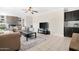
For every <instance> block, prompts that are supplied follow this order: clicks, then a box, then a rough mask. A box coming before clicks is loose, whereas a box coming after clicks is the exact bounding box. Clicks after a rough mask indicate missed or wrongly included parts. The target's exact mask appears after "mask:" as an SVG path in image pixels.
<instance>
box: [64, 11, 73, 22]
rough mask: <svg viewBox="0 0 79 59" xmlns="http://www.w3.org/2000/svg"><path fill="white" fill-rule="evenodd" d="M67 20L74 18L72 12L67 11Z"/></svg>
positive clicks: (65, 16)
mask: <svg viewBox="0 0 79 59" xmlns="http://www.w3.org/2000/svg"><path fill="white" fill-rule="evenodd" d="M64 18H65V21H71V20H72V12H66V13H65V15H64Z"/></svg>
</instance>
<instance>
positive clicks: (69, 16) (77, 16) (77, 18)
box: [64, 10, 79, 37]
mask: <svg viewBox="0 0 79 59" xmlns="http://www.w3.org/2000/svg"><path fill="white" fill-rule="evenodd" d="M72 21H73V22H72ZM64 22H65V26H64V36H65V37H72V34H73V33H79V23H78V22H79V10H75V11H70V12H65V13H64ZM69 22H71V24H69ZM72 23H74V25H76V27H75V26H73V27H71V26H68V25H72Z"/></svg>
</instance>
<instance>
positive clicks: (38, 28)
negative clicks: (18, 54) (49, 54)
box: [0, 7, 79, 51]
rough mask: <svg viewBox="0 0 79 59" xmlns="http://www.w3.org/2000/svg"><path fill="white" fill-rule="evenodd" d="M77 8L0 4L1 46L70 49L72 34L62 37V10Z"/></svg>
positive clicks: (43, 49) (47, 49) (36, 49)
mask: <svg viewBox="0 0 79 59" xmlns="http://www.w3.org/2000/svg"><path fill="white" fill-rule="evenodd" d="M29 9H30V10H31V11H29ZM78 9H79V8H63V7H60V8H58V7H29V8H28V7H0V24H1V25H0V37H1V38H0V39H1V41H0V42H1V43H0V50H2V51H3V50H7V51H8V50H12V51H13V50H19V51H69V46H70V43H71V38H72V37H68V36H67V37H64V33H65V32H64V25H65V24H64V22H65V20H64V13H65V12H70V11H74V10H78ZM77 22H78V21H77ZM30 27H31V28H30ZM32 27H33V28H32ZM30 29H31V30H30ZM6 38H7V39H8V40H7V39H6ZM2 39H4V40H2ZM14 39H15V40H14ZM58 42H59V43H58Z"/></svg>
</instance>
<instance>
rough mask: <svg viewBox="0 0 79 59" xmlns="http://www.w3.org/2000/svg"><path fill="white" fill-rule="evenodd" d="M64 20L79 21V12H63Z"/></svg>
mask: <svg viewBox="0 0 79 59" xmlns="http://www.w3.org/2000/svg"><path fill="white" fill-rule="evenodd" d="M64 19H65V21H78V20H79V10H75V11H70V12H65V13H64Z"/></svg>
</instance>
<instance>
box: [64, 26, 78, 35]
mask: <svg viewBox="0 0 79 59" xmlns="http://www.w3.org/2000/svg"><path fill="white" fill-rule="evenodd" d="M73 33H79V28H77V27H64V36H65V37H72V34H73Z"/></svg>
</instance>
